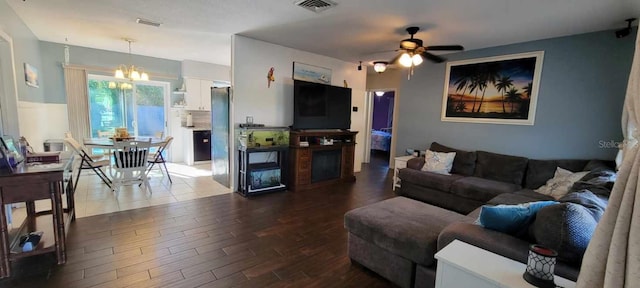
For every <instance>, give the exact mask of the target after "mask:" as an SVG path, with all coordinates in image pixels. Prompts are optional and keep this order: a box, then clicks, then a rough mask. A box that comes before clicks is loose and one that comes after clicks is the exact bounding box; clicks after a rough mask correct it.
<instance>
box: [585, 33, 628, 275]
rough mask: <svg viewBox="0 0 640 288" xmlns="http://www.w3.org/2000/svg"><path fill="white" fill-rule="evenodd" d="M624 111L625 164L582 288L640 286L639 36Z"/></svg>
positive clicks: (590, 251) (590, 253)
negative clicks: (639, 192)
mask: <svg viewBox="0 0 640 288" xmlns="http://www.w3.org/2000/svg"><path fill="white" fill-rule="evenodd" d="M623 109H624V110H623V112H622V129H623V133H624V136H625V146H624V148H623V154H622V165H621V166H620V170H619V171H618V178H617V180H616V183H615V185H614V186H613V191H612V192H611V197H610V198H609V205H608V206H607V209H606V210H605V213H604V216H603V217H602V219H600V223H599V224H598V227H597V229H596V232H595V233H594V235H593V238H592V239H591V242H590V243H589V247H588V248H587V252H586V253H585V257H584V260H583V261H582V268H581V269H580V277H579V278H578V286H577V287H581V288H591V287H607V288H609V287H611V288H613V287H616V288H617V287H629V288H631V287H640V194H638V190H639V189H640V182H638V178H639V176H640V153H638V139H640V131H638V128H639V127H640V125H638V124H640V37H638V38H637V39H636V49H635V55H634V57H633V63H632V66H631V74H630V75H629V84H628V87H627V94H626V98H625V103H624V108H623Z"/></svg>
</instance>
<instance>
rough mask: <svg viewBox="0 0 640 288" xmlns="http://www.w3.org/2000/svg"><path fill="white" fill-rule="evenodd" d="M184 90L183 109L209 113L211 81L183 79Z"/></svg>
mask: <svg viewBox="0 0 640 288" xmlns="http://www.w3.org/2000/svg"><path fill="white" fill-rule="evenodd" d="M184 83H185V86H186V87H185V88H186V89H187V93H186V95H185V101H186V104H185V109H187V110H202V111H211V87H212V86H213V81H211V80H201V79H193V78H184Z"/></svg>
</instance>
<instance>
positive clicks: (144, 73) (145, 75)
mask: <svg viewBox="0 0 640 288" xmlns="http://www.w3.org/2000/svg"><path fill="white" fill-rule="evenodd" d="M140 80H142V81H149V74H147V73H146V72H142V74H140Z"/></svg>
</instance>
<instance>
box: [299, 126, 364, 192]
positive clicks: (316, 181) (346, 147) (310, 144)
mask: <svg viewBox="0 0 640 288" xmlns="http://www.w3.org/2000/svg"><path fill="white" fill-rule="evenodd" d="M356 134H358V132H356V131H348V130H347V131H342V130H305V131H291V132H290V133H289V149H290V153H291V157H290V158H289V159H290V169H289V175H290V177H289V190H290V191H299V190H308V189H313V188H318V187H322V186H326V185H331V184H335V183H340V182H352V181H355V180H356V177H355V175H354V173H353V162H354V155H355V145H356V141H355V140H356V139H355V138H356ZM323 139H326V140H333V141H324V140H323ZM304 142H306V143H307V144H301V143H304ZM327 142H332V144H327Z"/></svg>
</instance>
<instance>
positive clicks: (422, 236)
mask: <svg viewBox="0 0 640 288" xmlns="http://www.w3.org/2000/svg"><path fill="white" fill-rule="evenodd" d="M473 220H474V219H472V218H468V217H466V216H464V215H461V214H458V213H455V212H451V211H449V210H446V209H442V208H438V207H435V206H432V205H429V204H425V203H422V202H420V201H416V200H411V199H409V198H405V197H395V198H391V199H387V200H384V201H381V202H378V203H374V204H371V205H368V206H365V207H361V208H357V209H354V210H351V211H349V212H347V213H346V214H345V219H344V224H345V227H346V228H347V230H349V233H352V234H354V235H356V236H358V237H360V238H362V239H363V240H366V241H369V242H371V243H373V244H375V245H377V246H378V247H381V248H383V249H385V250H387V251H389V252H391V253H393V254H396V255H400V256H402V257H404V258H406V259H410V260H411V261H413V262H415V263H416V264H420V265H424V266H429V265H431V264H432V263H433V262H434V259H433V255H434V254H435V252H436V251H437V250H436V248H437V240H438V235H439V234H440V231H442V229H444V227H446V226H447V225H449V224H451V223H453V222H472V221H473Z"/></svg>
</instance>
